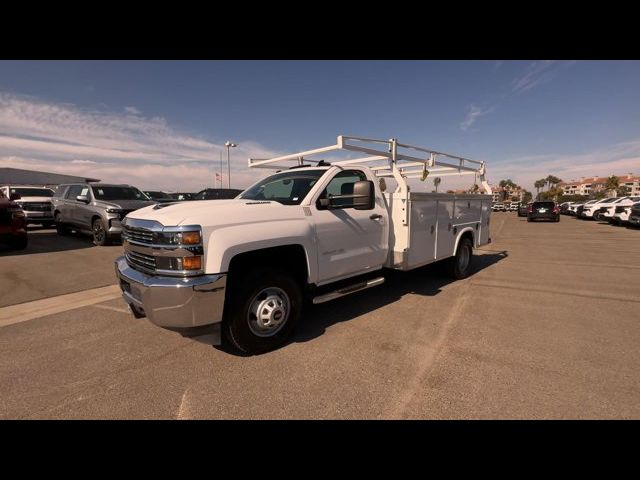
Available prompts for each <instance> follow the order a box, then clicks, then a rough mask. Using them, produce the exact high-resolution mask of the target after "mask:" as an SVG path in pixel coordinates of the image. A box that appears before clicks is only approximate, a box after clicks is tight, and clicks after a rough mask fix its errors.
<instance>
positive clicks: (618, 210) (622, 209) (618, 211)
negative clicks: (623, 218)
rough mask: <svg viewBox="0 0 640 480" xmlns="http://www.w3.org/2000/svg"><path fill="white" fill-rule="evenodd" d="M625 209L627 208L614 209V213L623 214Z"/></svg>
mask: <svg viewBox="0 0 640 480" xmlns="http://www.w3.org/2000/svg"><path fill="white" fill-rule="evenodd" d="M625 208H627V207H616V213H622V212H624V210H625Z"/></svg>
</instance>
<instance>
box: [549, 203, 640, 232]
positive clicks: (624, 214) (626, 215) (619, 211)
mask: <svg viewBox="0 0 640 480" xmlns="http://www.w3.org/2000/svg"><path fill="white" fill-rule="evenodd" d="M560 211H561V213H563V214H564V215H571V216H574V217H576V218H578V219H581V220H598V221H607V222H609V223H611V224H613V225H627V224H628V225H636V226H638V225H640V196H626V197H610V198H603V199H597V200H589V201H587V202H565V203H563V204H561V205H560Z"/></svg>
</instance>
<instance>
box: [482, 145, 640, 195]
mask: <svg viewBox="0 0 640 480" xmlns="http://www.w3.org/2000/svg"><path fill="white" fill-rule="evenodd" d="M627 173H634V174H640V139H636V140H632V141H629V142H624V143H618V144H614V145H609V146H607V147H603V148H601V149H598V150H595V151H592V152H587V153H581V154H573V155H553V154H548V155H536V156H528V157H520V158H516V159H513V160H511V161H510V162H508V163H500V164H497V165H496V166H495V167H492V166H491V163H490V162H488V164H487V176H488V177H489V179H490V181H491V182H494V183H497V182H498V181H499V180H500V179H503V178H511V179H512V180H513V181H514V182H516V183H518V184H519V185H522V186H524V187H525V188H527V190H529V191H534V192H535V189H534V188H533V182H535V181H536V180H538V179H540V178H544V177H546V176H547V175H555V176H556V177H560V178H561V179H562V180H565V181H570V180H579V179H580V177H591V176H601V177H605V176H609V175H624V174H627Z"/></svg>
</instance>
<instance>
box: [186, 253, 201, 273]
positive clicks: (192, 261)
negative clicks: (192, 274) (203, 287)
mask: <svg viewBox="0 0 640 480" xmlns="http://www.w3.org/2000/svg"><path fill="white" fill-rule="evenodd" d="M182 268H183V269H184V270H200V269H201V268H202V257H200V256H195V257H184V258H183V259H182Z"/></svg>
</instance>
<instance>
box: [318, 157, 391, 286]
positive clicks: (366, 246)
mask: <svg viewBox="0 0 640 480" xmlns="http://www.w3.org/2000/svg"><path fill="white" fill-rule="evenodd" d="M361 180H368V178H367V177H366V175H365V173H364V172H363V171H362V170H357V169H353V170H342V171H340V172H338V173H337V174H336V175H335V176H334V177H333V179H332V180H331V181H330V182H329V183H328V184H327V187H326V188H325V189H324V191H323V192H322V193H321V194H320V195H319V196H318V198H317V199H316V201H315V205H314V206H313V207H312V208H314V212H313V216H312V218H313V221H314V224H315V227H316V238H317V242H318V274H319V275H318V284H322V283H328V282H331V281H334V280H339V279H340V278H346V277H349V276H352V275H356V274H359V273H365V272H367V271H371V270H376V269H378V268H380V267H382V265H384V263H385V261H386V259H387V251H388V236H389V222H388V214H387V209H386V208H385V207H384V205H383V204H380V203H379V202H376V203H375V205H374V207H373V208H372V209H371V210H356V209H355V208H353V207H348V208H331V209H329V208H326V207H322V206H321V205H320V202H319V200H320V199H321V198H327V196H328V195H349V194H351V193H353V185H354V184H355V182H358V181H361ZM375 183H377V182H374V184H375ZM375 188H376V192H377V193H378V195H376V198H381V196H380V195H379V191H378V187H377V185H376V186H375ZM340 202H342V200H340ZM345 203H347V204H348V203H349V201H348V200H346V201H345Z"/></svg>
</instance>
